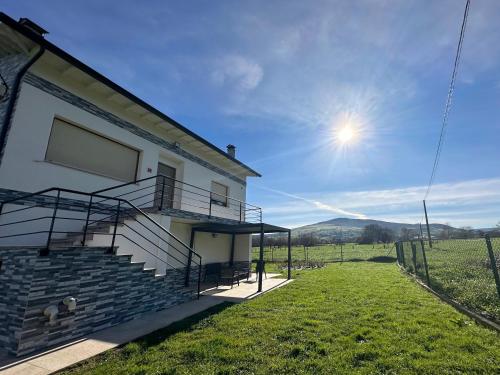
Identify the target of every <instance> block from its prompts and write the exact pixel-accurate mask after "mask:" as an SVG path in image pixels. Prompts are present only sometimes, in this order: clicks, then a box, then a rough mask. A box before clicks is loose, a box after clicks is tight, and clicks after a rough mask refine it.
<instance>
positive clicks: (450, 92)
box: [424, 0, 470, 200]
mask: <svg viewBox="0 0 500 375" xmlns="http://www.w3.org/2000/svg"><path fill="white" fill-rule="evenodd" d="M469 6H470V0H467V3H466V4H465V11H464V17H463V20H462V28H461V30H460V38H459V40H458V46H457V53H456V55H455V64H454V66H453V73H452V74H451V81H450V87H449V89H448V96H447V98H446V105H445V108H444V114H443V122H442V124H441V133H440V134H439V141H438V145H437V149H436V156H435V157H434V165H433V166H432V173H431V177H430V179H429V185H428V186H427V191H426V192H425V196H424V200H425V199H427V197H428V195H429V193H430V191H431V187H432V184H433V183H434V179H435V177H436V171H437V168H438V165H439V158H440V156H441V151H442V149H443V142H444V137H445V134H446V127H447V125H448V117H449V114H450V109H451V100H452V98H453V92H454V90H455V81H456V78H457V74H458V66H459V64H460V56H461V54H462V45H463V41H464V36H465V29H466V26H467V18H468V15H469Z"/></svg>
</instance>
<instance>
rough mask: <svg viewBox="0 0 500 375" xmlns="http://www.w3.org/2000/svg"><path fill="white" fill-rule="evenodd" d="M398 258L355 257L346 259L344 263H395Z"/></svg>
mask: <svg viewBox="0 0 500 375" xmlns="http://www.w3.org/2000/svg"><path fill="white" fill-rule="evenodd" d="M396 260H397V259H396V258H394V257H390V256H378V257H372V258H368V259H361V258H353V259H347V260H344V263H346V262H353V263H355V262H375V263H394V262H396Z"/></svg>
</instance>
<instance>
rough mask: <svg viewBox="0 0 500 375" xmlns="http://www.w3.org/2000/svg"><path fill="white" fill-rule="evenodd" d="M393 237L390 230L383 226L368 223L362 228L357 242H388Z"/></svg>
mask: <svg viewBox="0 0 500 375" xmlns="http://www.w3.org/2000/svg"><path fill="white" fill-rule="evenodd" d="M393 239H394V233H393V232H392V230H390V229H387V228H384V227H382V226H380V225H378V224H369V225H366V226H365V227H364V228H363V232H362V233H361V236H360V238H359V239H358V242H359V243H361V244H373V243H379V242H382V243H389V242H392V241H393Z"/></svg>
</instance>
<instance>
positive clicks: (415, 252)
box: [411, 241, 417, 275]
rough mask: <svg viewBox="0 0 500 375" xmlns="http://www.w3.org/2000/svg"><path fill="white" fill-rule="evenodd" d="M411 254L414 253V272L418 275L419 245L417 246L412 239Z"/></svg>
mask: <svg viewBox="0 0 500 375" xmlns="http://www.w3.org/2000/svg"><path fill="white" fill-rule="evenodd" d="M411 255H412V260H413V273H414V274H415V275H416V274H417V246H415V243H414V242H413V241H411Z"/></svg>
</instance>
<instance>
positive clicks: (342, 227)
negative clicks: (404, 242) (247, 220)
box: [292, 218, 455, 240]
mask: <svg viewBox="0 0 500 375" xmlns="http://www.w3.org/2000/svg"><path fill="white" fill-rule="evenodd" d="M370 224H377V225H380V226H381V227H383V228H387V229H390V230H392V231H393V232H394V233H395V234H396V235H398V234H399V233H400V232H401V229H402V228H408V229H411V230H414V231H415V232H417V233H418V232H420V226H419V224H405V223H393V222H389V221H381V220H371V219H348V218H336V219H331V220H327V221H322V222H319V223H316V224H310V225H305V226H302V227H298V228H295V229H293V230H292V235H293V236H298V235H301V234H308V233H313V234H314V235H316V236H317V237H319V238H320V239H325V240H334V239H340V238H342V239H344V240H347V239H354V238H357V237H359V236H360V234H361V232H362V231H363V228H364V227H365V226H367V225H370ZM446 228H447V229H455V228H453V227H450V226H449V225H445V224H430V230H431V235H432V236H436V235H437V234H438V233H439V232H440V231H441V230H443V229H446ZM422 229H423V230H424V231H425V230H426V228H425V226H423V227H422Z"/></svg>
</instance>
